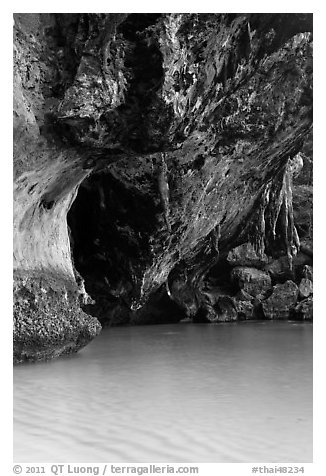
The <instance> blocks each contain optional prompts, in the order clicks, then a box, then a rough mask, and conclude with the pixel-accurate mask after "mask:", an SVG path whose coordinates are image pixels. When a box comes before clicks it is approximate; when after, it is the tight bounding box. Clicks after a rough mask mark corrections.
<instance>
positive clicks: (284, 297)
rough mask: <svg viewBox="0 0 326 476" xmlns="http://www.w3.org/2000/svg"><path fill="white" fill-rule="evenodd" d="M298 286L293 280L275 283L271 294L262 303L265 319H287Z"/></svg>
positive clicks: (294, 301)
mask: <svg viewBox="0 0 326 476" xmlns="http://www.w3.org/2000/svg"><path fill="white" fill-rule="evenodd" d="M298 293H299V290H298V286H297V285H296V284H295V283H294V282H293V281H290V280H289V281H286V282H285V283H283V284H277V285H275V286H274V288H273V294H272V295H271V296H270V297H269V298H267V299H265V300H264V301H263V303H262V306H263V311H264V315H265V317H266V319H289V318H290V317H291V315H292V314H293V313H292V311H293V310H294V307H295V305H296V303H297V299H298Z"/></svg>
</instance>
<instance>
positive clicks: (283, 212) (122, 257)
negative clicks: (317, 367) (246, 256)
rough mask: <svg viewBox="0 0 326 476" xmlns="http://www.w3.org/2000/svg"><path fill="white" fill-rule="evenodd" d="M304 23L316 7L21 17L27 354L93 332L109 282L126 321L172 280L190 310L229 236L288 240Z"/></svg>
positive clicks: (17, 80) (301, 108)
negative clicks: (307, 10) (95, 307)
mask: <svg viewBox="0 0 326 476" xmlns="http://www.w3.org/2000/svg"><path fill="white" fill-rule="evenodd" d="M311 32H312V15H309V14H237V15H235V14H129V15H128V14H16V15H15V24H14V171H15V185H14V187H15V188H14V210H15V211H14V270H15V277H16V288H15V305H16V308H17V309H16V313H15V316H16V317H15V323H16V327H15V329H16V330H15V341H14V342H15V344H16V349H18V350H17V352H16V359H17V360H18V361H20V360H23V359H25V358H28V359H29V358H34V357H33V356H35V355H37V357H36V358H41V357H48V356H52V355H54V354H55V355H58V354H60V352H70V351H72V350H78V349H79V348H80V347H81V346H82V345H85V343H87V341H88V340H89V339H91V338H93V337H94V336H95V335H96V334H97V333H98V332H99V329H100V325H99V323H98V321H97V319H96V317H95V316H91V315H90V314H89V312H90V313H91V314H94V312H92V311H91V310H90V309H89V307H91V302H92V298H93V299H95V300H96V296H98V295H99V294H102V296H103V295H104V296H105V294H106V293H107V294H108V296H109V297H110V299H111V300H112V302H113V303H115V304H114V305H113V307H114V306H115V309H118V310H119V309H121V306H122V307H123V309H124V310H123V311H121V314H123V313H124V312H125V310H126V309H129V310H131V313H132V314H131V315H132V316H133V317H132V318H130V313H129V314H128V317H127V318H126V319H125V321H127V322H130V319H131V320H132V319H134V321H135V322H138V321H137V320H138V319H139V316H140V315H143V316H144V314H146V315H147V317H146V321H147V322H150V321H151V319H150V317H149V316H150V314H151V312H150V311H148V312H147V313H146V312H145V311H144V309H146V302H147V301H148V299H150V301H151V300H153V299H154V301H155V295H156V294H157V295H158V296H159V298H158V302H160V299H161V298H162V293H163V294H164V293H165V295H164V296H163V299H164V300H166V298H167V295H168V296H170V298H171V299H172V300H173V301H174V302H175V303H176V304H177V307H178V309H180V308H183V310H184V312H186V313H187V315H189V316H193V315H195V314H196V312H197V311H198V309H199V307H200V305H201V291H200V290H201V283H202V279H203V277H204V276H205V275H206V274H207V272H208V271H209V269H210V268H211V267H212V266H214V264H216V262H217V261H218V259H219V257H220V256H221V255H223V254H225V253H227V252H228V251H229V250H230V249H231V248H233V247H235V246H237V245H239V244H241V243H244V242H245V241H248V240H249V241H251V242H252V243H253V244H254V245H255V246H256V248H257V249H258V250H260V251H261V252H263V251H264V250H265V248H266V249H267V250H268V251H269V252H270V253H271V254H273V253H276V252H277V250H279V249H280V248H281V249H282V250H283V252H284V253H285V254H287V255H288V256H289V258H291V256H292V255H295V253H296V251H297V249H298V247H299V242H298V237H297V233H296V230H295V227H294V222H293V211H292V195H291V190H292V173H293V170H292V168H291V167H292V162H291V160H292V158H293V157H295V156H296V154H297V153H298V152H299V151H300V150H301V149H302V147H303V144H304V141H305V139H306V137H307V136H308V134H309V133H310V132H311V124H312V33H311ZM78 187H80V189H79V192H78ZM83 196H84V199H83V198H82V197H83ZM76 197H77V198H76ZM85 197H86V198H85ZM87 197H88V198H89V199H90V200H89V203H87V201H88V198H87ZM74 200H75V202H74ZM83 207H85V213H83ZM87 207H88V208H89V211H87ZM69 210H70V211H69ZM67 215H68V218H67ZM87 216H88V218H89V219H90V217H96V219H97V220H96V222H95V221H94V225H92V226H90V224H89V220H88V221H87ZM85 217H86V219H85ZM93 219H94V218H93ZM67 220H68V222H67ZM94 220H95V219H94ZM95 224H96V226H95ZM68 225H69V227H68ZM69 228H70V231H69ZM83 228H84V229H86V228H90V229H91V230H89V233H88V238H87V240H86V241H87V243H86V244H85V242H86V241H85V242H84V244H83V238H82V237H83V233H84V232H83V231H82V230H83ZM87 263H88V264H87ZM95 274H97V277H96V280H95V279H94V275H95ZM84 280H85V283H84ZM42 283H43V284H42ZM44 283H46V284H44ZM56 283H57V285H56ZM58 283H61V284H60V285H58ZM94 283H95V284H94ZM85 286H86V289H85ZM94 286H95V291H94ZM99 288H101V291H100V292H98V291H96V289H97V290H98V289H99ZM22 289H23V290H24V292H25V291H26V292H25V294H27V295H28V298H26V296H25V297H24V298H22V297H21V295H22V294H24V292H23V293H22V292H21V290H22ZM42 289H43V291H42ZM165 289H166V292H165V291H164V290H165ZM44 290H45V292H44ZM162 290H163V291H162ZM27 291H28V292H27ZM49 291H51V292H49ZM91 291H94V293H93V294H92V292H91ZM89 294H90V295H91V296H89ZM62 296H67V297H66V298H64V299H66V304H64V302H65V301H64V300H62ZM153 296H154V297H153ZM58 298H59V299H60V309H56V303H57V302H58ZM72 302H73V303H74V304H73V306H72V304H71V303H72ZM44 303H45V304H46V303H48V308H49V309H51V312H50V313H47V314H46V315H47V316H48V317H47V319H45V318H44V309H43V307H42V306H43V305H44ZM51 303H52V304H53V303H54V304H53V306H51ZM80 305H82V306H84V310H87V312H88V313H87V314H86V313H85V312H84V311H83V310H82V309H81V307H80ZM85 306H86V307H85ZM72 307H73V309H74V313H71V309H72ZM115 312H116V311H115ZM128 312H129V311H128ZM137 313H138V314H137ZM59 315H60V316H61V320H62V319H63V322H64V323H65V324H67V325H68V327H69V328H71V329H72V330H71V332H70V333H67V332H66V331H64V329H65V327H62V323H61V324H60V326H61V327H60V326H59V321H60V319H58V316H59ZM74 315H75V316H78V318H77V317H74ZM95 315H96V312H95ZM26 316H27V317H26ZM62 316H64V317H62ZM153 319H154V318H153ZM36 322H37V323H38V325H40V326H41V330H42V332H41V336H40V334H39V330H37V329H38V327H37V326H36V324H35V323H36ZM140 322H141V319H140ZM22 323H23V325H22ZM68 334H69V339H68V338H67V337H66V336H67V335H68ZM26 336H28V338H27V337H26ZM51 336H52V337H51ZM54 336H55V337H54ZM58 336H59V337H58ZM81 336H82V337H81ZM58 338H59V342H60V345H59V344H58V340H57V339H58ZM49 342H51V345H50V344H49ZM40 349H41V350H40ZM48 349H51V350H48Z"/></svg>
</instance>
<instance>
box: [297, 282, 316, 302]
mask: <svg viewBox="0 0 326 476" xmlns="http://www.w3.org/2000/svg"><path fill="white" fill-rule="evenodd" d="M312 293H313V285H312V281H310V279H307V278H302V280H301V282H300V284H299V296H300V298H303V299H304V298H307V297H309V296H310V295H311V294H312Z"/></svg>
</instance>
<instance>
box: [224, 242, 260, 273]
mask: <svg viewBox="0 0 326 476" xmlns="http://www.w3.org/2000/svg"><path fill="white" fill-rule="evenodd" d="M227 262H228V263H229V264H230V265H231V266H249V267H254V268H262V267H264V266H265V264H267V263H268V257H267V255H266V254H265V253H262V254H261V255H260V254H258V252H257V250H256V249H255V247H254V246H253V245H252V244H251V243H243V245H240V246H237V247H236V248H234V249H233V250H231V251H230V252H229V253H228V256H227Z"/></svg>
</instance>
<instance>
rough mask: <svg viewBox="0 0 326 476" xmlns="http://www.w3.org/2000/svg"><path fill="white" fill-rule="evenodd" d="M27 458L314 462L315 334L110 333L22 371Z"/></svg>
mask: <svg viewBox="0 0 326 476" xmlns="http://www.w3.org/2000/svg"><path fill="white" fill-rule="evenodd" d="M14 458H15V461H20V462H32V461H33V462H57V461H60V462H71V461H78V462H114V461H115V462H117V461H123V462H234V463H237V462H258V461H262V462H302V463H304V462H311V461H312V326H311V325H310V324H307V323H305V324H300V323H286V322H256V323H254V322H244V323H239V324H222V325H221V324H220V325H219V324H217V325H204V324H203V325H199V324H197V325H193V324H186V323H184V324H182V323H180V324H174V325H162V326H144V327H130V328H111V329H108V330H104V331H103V332H102V334H101V335H100V336H99V337H98V338H97V339H96V340H95V341H93V343H92V344H90V345H89V346H88V347H86V348H85V349H84V350H82V351H81V352H80V353H79V354H76V355H74V356H71V357H66V358H61V359H58V360H56V361H53V362H48V363H37V364H29V365H24V366H18V367H15V368H14Z"/></svg>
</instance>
